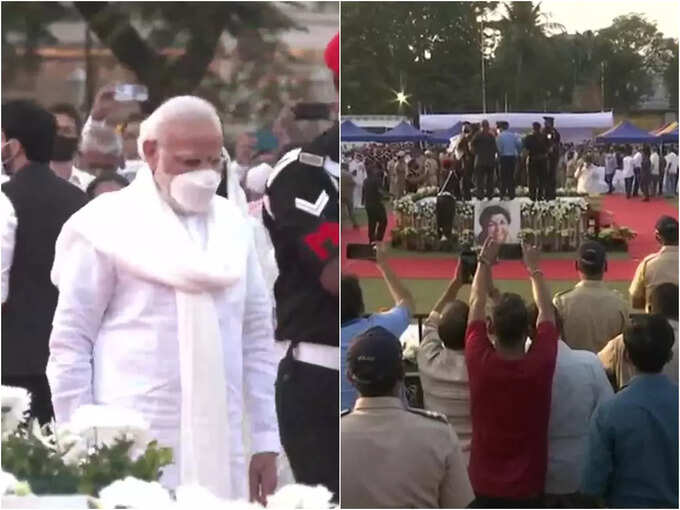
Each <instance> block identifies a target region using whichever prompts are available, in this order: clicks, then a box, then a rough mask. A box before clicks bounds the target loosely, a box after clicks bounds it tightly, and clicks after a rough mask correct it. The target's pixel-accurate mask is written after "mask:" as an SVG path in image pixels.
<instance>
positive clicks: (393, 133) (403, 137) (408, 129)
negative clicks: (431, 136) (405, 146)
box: [378, 122, 427, 143]
mask: <svg viewBox="0 0 680 510" xmlns="http://www.w3.org/2000/svg"><path fill="white" fill-rule="evenodd" d="M425 140H427V135H426V134H425V133H423V132H422V131H418V130H417V129H416V128H414V127H413V126H412V125H411V124H408V123H406V122H401V123H399V124H398V125H397V126H395V127H393V128H392V129H390V130H389V131H385V132H384V133H383V134H382V135H379V136H378V141H379V142H384V143H389V142H422V141H425Z"/></svg>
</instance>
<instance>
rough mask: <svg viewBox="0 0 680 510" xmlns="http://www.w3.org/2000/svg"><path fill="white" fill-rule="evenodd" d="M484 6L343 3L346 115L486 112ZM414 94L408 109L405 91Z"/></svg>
mask: <svg viewBox="0 0 680 510" xmlns="http://www.w3.org/2000/svg"><path fill="white" fill-rule="evenodd" d="M494 6H495V4H494V3H484V2H393V3H382V2H377V3H373V2H367V3H346V4H343V6H342V14H341V23H342V40H341V44H342V103H343V113H344V114H350V113H352V112H362V113H369V112H370V113H405V114H415V113H416V112H417V108H418V105H419V103H420V106H421V107H422V108H424V109H427V110H428V111H434V112H436V111H452V110H456V111H466V110H467V111H472V110H478V109H479V108H481V78H480V73H481V69H480V65H481V61H480V59H481V54H480V39H481V33H480V30H481V27H480V24H479V23H478V21H477V16H478V15H479V14H480V13H482V12H487V11H489V10H491V9H493V7H494ZM400 91H403V92H405V93H406V94H407V96H409V99H408V101H409V103H408V104H406V105H403V106H401V107H400V105H399V104H398V102H397V101H396V100H395V99H396V94H397V92H400Z"/></svg>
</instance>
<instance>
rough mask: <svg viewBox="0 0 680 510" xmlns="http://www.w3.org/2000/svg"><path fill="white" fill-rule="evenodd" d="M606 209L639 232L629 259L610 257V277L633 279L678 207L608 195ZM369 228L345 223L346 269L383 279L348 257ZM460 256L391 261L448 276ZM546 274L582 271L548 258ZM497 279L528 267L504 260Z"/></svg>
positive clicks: (401, 268)
mask: <svg viewBox="0 0 680 510" xmlns="http://www.w3.org/2000/svg"><path fill="white" fill-rule="evenodd" d="M602 208H603V209H604V210H608V211H610V212H611V213H612V215H613V217H614V221H615V222H616V224H618V225H619V226H627V227H629V228H631V229H632V230H634V231H635V232H637V234H638V235H637V237H636V238H635V239H634V240H632V241H631V242H630V243H629V245H628V255H629V257H628V258H627V259H625V260H610V261H609V262H608V271H607V274H606V275H605V279H607V280H619V281H630V280H631V279H632V278H633V274H634V272H635V268H636V267H637V265H638V263H639V262H640V260H642V259H643V258H644V257H645V256H646V255H648V254H650V253H653V252H655V251H657V250H658V249H659V247H658V245H657V242H656V240H655V239H654V225H655V223H656V220H657V219H658V218H659V216H661V215H664V214H666V215H669V216H673V217H674V218H677V217H678V208H677V206H676V207H673V206H672V205H671V204H670V203H669V202H668V201H667V200H664V199H660V198H657V199H654V200H652V201H651V202H641V200H640V199H639V198H637V199H633V198H632V199H630V200H627V199H626V197H625V195H606V196H605V197H604V199H603V201H602ZM394 224H395V220H394V217H393V215H390V216H389V220H388V225H387V231H386V235H385V240H386V241H389V232H390V231H391V229H392V228H394ZM367 232H368V229H367V228H366V227H363V228H360V229H359V230H353V229H352V226H351V224H350V225H347V224H343V228H342V270H343V272H347V273H354V274H356V275H357V276H359V277H363V278H380V273H379V272H378V270H377V268H376V267H375V264H374V263H372V262H368V261H364V260H347V258H346V257H345V252H346V250H345V246H346V245H347V243H367V242H368V233H367ZM456 262H457V258H456V257H455V255H452V256H451V258H408V257H399V258H392V259H391V260H390V264H391V266H392V268H393V269H394V271H395V272H396V273H397V275H398V276H399V277H401V278H425V279H442V278H444V279H448V278H451V276H452V275H453V272H454V270H455V268H456ZM541 268H542V269H543V271H544V273H545V275H546V277H547V278H548V279H551V280H577V279H578V274H577V273H576V270H575V269H574V261H573V260H569V259H564V260H544V261H543V262H542V263H541ZM493 273H494V278H498V279H505V280H525V279H526V278H527V273H526V270H525V269H524V267H523V265H522V263H521V261H516V260H512V261H504V262H502V263H501V264H499V265H497V266H495V267H494V270H493Z"/></svg>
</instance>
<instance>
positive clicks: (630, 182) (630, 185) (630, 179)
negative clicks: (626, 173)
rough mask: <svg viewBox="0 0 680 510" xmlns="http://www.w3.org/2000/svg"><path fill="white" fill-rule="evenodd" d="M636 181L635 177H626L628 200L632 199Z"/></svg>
mask: <svg viewBox="0 0 680 510" xmlns="http://www.w3.org/2000/svg"><path fill="white" fill-rule="evenodd" d="M634 180H635V177H626V178H625V179H624V180H623V182H624V183H625V184H626V198H630V196H631V193H632V192H633V181H634Z"/></svg>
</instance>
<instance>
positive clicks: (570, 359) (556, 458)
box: [527, 303, 614, 508]
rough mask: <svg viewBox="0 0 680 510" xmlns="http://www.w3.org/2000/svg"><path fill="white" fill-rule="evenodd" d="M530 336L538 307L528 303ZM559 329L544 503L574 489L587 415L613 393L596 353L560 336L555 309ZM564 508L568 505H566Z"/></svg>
mask: <svg viewBox="0 0 680 510" xmlns="http://www.w3.org/2000/svg"><path fill="white" fill-rule="evenodd" d="M527 308H528V312H529V324H531V330H530V333H529V336H530V337H533V336H534V335H535V333H536V319H537V318H538V308H537V307H536V305H535V304H533V303H532V304H531V305H529V306H528V307H527ZM555 323H556V325H557V330H558V331H559V333H560V340H559V341H558V343H557V360H556V363H555V373H554V375H553V384H552V397H551V402H550V422H549V424H548V469H547V472H546V477H545V494H546V503H550V504H547V507H549V508H550V507H556V508H565V506H562V505H559V504H556V503H557V502H558V501H560V500H561V499H562V498H568V497H569V496H572V495H573V494H575V493H576V492H578V490H579V487H580V484H581V471H582V465H583V460H584V458H585V454H586V447H587V444H588V430H589V428H590V419H591V417H592V416H593V413H594V412H595V409H597V406H599V405H600V404H601V403H602V402H604V401H605V400H607V399H610V398H611V397H613V396H614V391H613V389H612V386H611V384H610V383H609V380H608V379H607V375H606V373H605V371H604V368H603V367H602V364H601V363H600V360H599V359H598V358H597V356H596V355H595V354H594V353H592V352H590V351H585V350H577V349H572V348H571V347H569V346H568V345H567V344H566V343H565V342H564V341H563V340H562V339H561V335H562V321H561V319H560V317H559V313H558V312H557V310H555ZM566 508H568V506H566Z"/></svg>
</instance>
